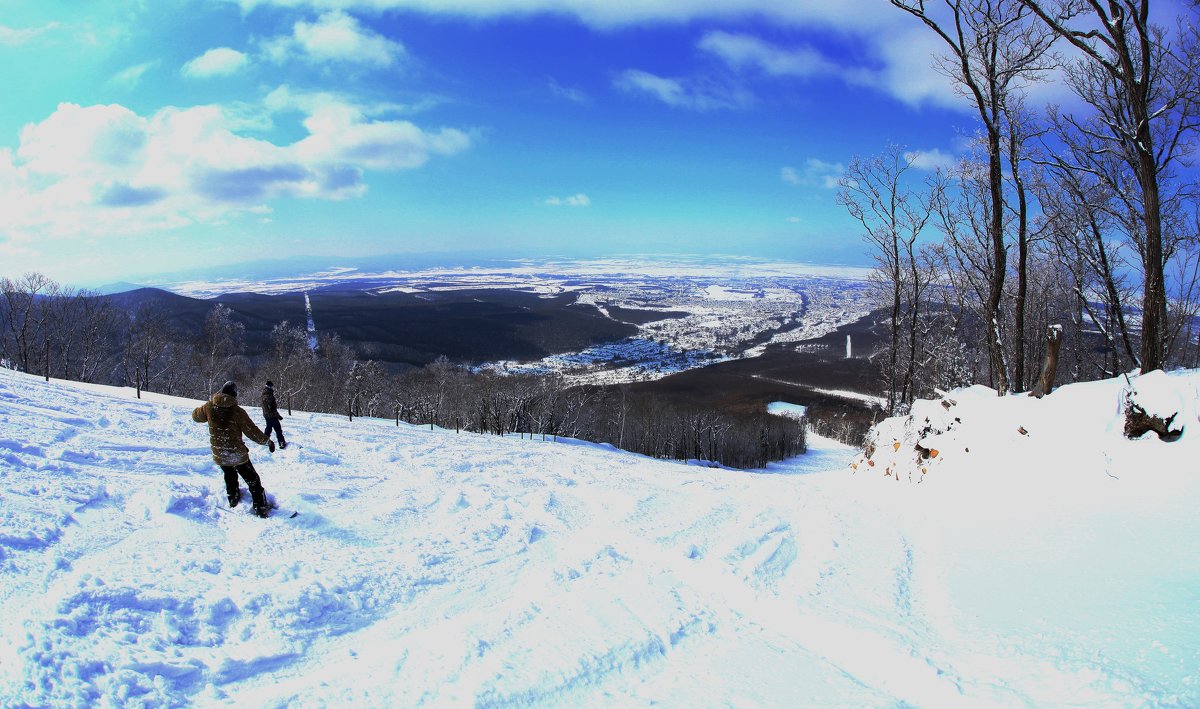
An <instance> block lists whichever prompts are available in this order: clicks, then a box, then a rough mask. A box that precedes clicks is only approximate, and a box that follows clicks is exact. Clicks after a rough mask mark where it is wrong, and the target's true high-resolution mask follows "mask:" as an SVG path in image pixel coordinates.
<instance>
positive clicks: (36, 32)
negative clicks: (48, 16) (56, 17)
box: [0, 22, 59, 47]
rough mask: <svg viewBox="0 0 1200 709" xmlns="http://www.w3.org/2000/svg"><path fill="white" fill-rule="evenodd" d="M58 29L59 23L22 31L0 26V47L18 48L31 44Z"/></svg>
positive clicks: (21, 29) (23, 28) (50, 23)
mask: <svg viewBox="0 0 1200 709" xmlns="http://www.w3.org/2000/svg"><path fill="white" fill-rule="evenodd" d="M58 27H59V24H58V23H57V22H48V23H46V24H44V25H42V26H41V27H22V28H20V29H15V28H13V27H8V26H6V25H0V45H7V46H10V47H16V46H20V45H22V44H29V43H30V42H32V41H33V40H35V39H37V38H38V37H39V36H41V35H43V34H45V33H46V32H49V31H50V30H53V29H57V28H58Z"/></svg>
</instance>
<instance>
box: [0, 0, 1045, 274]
mask: <svg viewBox="0 0 1200 709" xmlns="http://www.w3.org/2000/svg"><path fill="white" fill-rule="evenodd" d="M937 48H938V47H937V44H936V43H935V38H934V37H933V35H932V34H931V33H929V32H928V31H926V30H924V29H923V28H922V27H921V25H920V24H919V23H918V22H916V21H914V20H913V19H912V18H910V17H908V16H906V15H904V14H903V13H901V12H900V11H898V10H896V9H894V8H893V7H892V6H891V5H890V3H888V2H886V0H744V1H741V2H729V1H728V0H637V1H631V2H617V1H615V0H241V2H237V1H233V0H231V1H228V2H220V1H212V0H210V1H204V2H201V1H199V0H144V1H141V2H138V1H131V0H92V1H90V2H87V3H80V2H72V1H69V0H17V1H16V2H12V1H9V2H5V3H4V8H3V13H2V14H0V62H2V63H3V66H4V67H6V69H7V70H6V71H4V72H0V95H3V96H4V101H3V109H2V110H0V264H2V265H0V275H9V276H13V275H18V274H19V273H21V272H24V271H27V270H32V269H36V270H40V271H43V272H45V273H47V274H48V275H51V276H52V277H55V278H59V279H63V280H67V281H71V280H72V279H74V280H76V281H110V280H115V279H117V278H135V277H137V276H138V275H139V274H147V273H164V272H170V271H173V270H178V269H182V268H192V267H197V266H217V265H221V264H227V263H234V262H240V261H249V260H256V259H264V258H272V257H278V256H289V255H316V256H327V257H331V258H332V257H354V256H362V255H372V254H390V253H407V252H457V253H475V254H481V253H488V254H493V255H494V254H501V253H502V254H508V255H512V256H530V255H537V254H557V255H567V256H588V255H599V254H607V253H631V252H656V253H730V254H746V255H757V256H780V257H788V258H797V257H799V258H803V259H805V260H809V261H814V262H826V263H866V262H867V261H868V258H867V256H866V255H865V253H864V248H863V247H862V244H861V241H860V239H859V237H858V234H857V230H856V229H855V225H854V224H853V223H852V222H851V221H850V219H849V218H848V217H847V216H846V214H845V212H844V210H843V208H841V207H838V206H837V205H836V203H835V201H834V195H835V189H834V187H835V185H834V181H835V179H836V178H837V176H838V175H839V174H840V171H841V170H842V168H843V166H844V165H845V164H846V163H847V162H848V161H849V160H850V159H851V157H853V156H854V155H856V154H860V155H869V154H872V153H875V152H878V151H879V150H881V149H882V148H884V147H885V146H886V144H887V143H888V142H889V141H892V142H896V143H899V144H902V145H904V146H906V147H907V148H908V149H909V150H912V151H914V152H917V153H919V156H920V160H919V163H920V164H921V165H922V166H923V167H926V168H929V167H932V166H935V165H938V164H944V163H946V162H948V161H950V160H952V159H953V156H954V155H956V154H957V153H959V152H961V150H962V149H963V145H964V143H965V140H966V136H968V135H970V134H971V133H973V132H974V130H975V123H974V122H973V116H972V113H971V112H970V110H969V107H968V106H966V105H965V104H963V103H962V100H961V99H959V98H957V97H956V96H955V95H954V93H953V91H952V89H951V87H950V85H949V83H948V81H947V80H945V79H944V78H942V77H940V76H939V75H937V74H936V73H935V72H934V71H933V70H932V69H931V68H930V56H931V52H932V51H934V50H936V49H937ZM1041 91H1042V93H1043V94H1045V95H1048V96H1051V97H1053V95H1054V94H1055V93H1056V87H1055V86H1054V85H1051V86H1049V87H1043V89H1041Z"/></svg>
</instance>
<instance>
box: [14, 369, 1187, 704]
mask: <svg viewBox="0 0 1200 709" xmlns="http://www.w3.org/2000/svg"><path fill="white" fill-rule="evenodd" d="M1132 382H1133V385H1134V386H1135V387H1138V384H1139V382H1141V383H1143V384H1144V385H1145V386H1142V387H1140V388H1139V396H1140V399H1139V400H1140V401H1141V403H1143V404H1145V405H1149V406H1151V407H1159V408H1161V407H1163V406H1166V407H1173V406H1178V407H1180V408H1179V410H1180V412H1181V413H1180V415H1179V418H1178V423H1182V424H1184V425H1185V426H1186V427H1187V429H1186V431H1185V433H1184V435H1183V436H1182V437H1181V438H1180V439H1179V440H1178V441H1175V442H1173V443H1164V442H1162V441H1159V440H1157V439H1156V438H1154V436H1153V435H1150V436H1148V437H1146V438H1143V439H1140V440H1135V441H1128V440H1125V439H1124V438H1123V437H1122V435H1121V405H1122V404H1121V401H1122V396H1123V394H1122V389H1123V388H1124V387H1125V386H1126V384H1125V382H1124V380H1123V379H1117V380H1112V381H1107V382H1095V383H1090V384H1082V385H1073V386H1070V387H1065V388H1062V389H1059V390H1057V391H1055V392H1053V393H1052V394H1050V395H1049V396H1047V397H1045V398H1044V399H1041V400H1038V399H1033V398H1030V397H1021V396H1009V397H1002V398H1001V397H996V396H995V394H994V392H991V391H990V390H987V389H984V388H981V387H977V388H974V389H970V390H961V391H955V392H949V393H948V394H947V398H948V399H950V400H953V402H954V403H953V404H950V407H949V408H947V407H945V406H942V405H941V403H940V402H939V401H933V402H917V404H915V405H914V407H913V412H914V416H916V417H918V418H916V419H889V420H887V421H885V422H884V423H883V424H881V427H880V428H879V431H878V433H877V441H876V443H877V445H876V448H875V451H874V452H873V458H872V459H873V460H875V461H876V465H875V466H869V465H866V464H865V462H864V461H865V458H864V457H863V456H862V455H861V454H860V452H859V451H857V450H852V449H849V448H846V447H844V446H841V445H840V444H837V443H834V442H831V441H828V440H825V439H822V438H820V437H817V436H813V437H812V438H811V443H812V450H811V452H810V453H809V454H807V455H805V456H802V457H799V458H796V459H792V460H788V461H784V462H782V463H776V464H773V465H771V466H769V467H768V468H767V469H766V470H763V471H750V472H743V471H731V470H714V469H708V468H701V467H695V466H685V465H682V464H677V463H668V462H662V461H655V460H650V459H646V458H644V457H640V456H636V455H632V454H628V453H624V452H620V451H615V450H613V449H611V448H609V447H604V446H595V445H590V444H585V443H582V442H578V441H563V442H560V443H555V442H553V441H545V442H544V441H542V440H541V439H540V438H537V439H534V440H530V439H528V438H525V439H519V438H515V437H506V438H498V437H495V436H478V435H474V434H455V433H454V432H453V431H443V430H434V431H430V430H429V429H428V428H420V427H410V426H407V425H403V424H402V425H401V426H399V427H397V426H395V425H394V423H393V422H390V421H378V420H369V419H358V420H355V421H354V422H353V423H351V422H348V421H346V420H344V419H340V418H338V417H332V416H324V415H312V414H298V415H296V416H291V417H288V418H287V419H286V420H285V421H284V427H285V429H286V431H287V435H288V439H289V441H293V442H294V444H293V445H292V446H289V448H288V449H287V450H283V451H278V452H276V453H275V454H274V455H270V454H268V453H267V451H266V450H265V449H263V448H258V447H254V448H253V450H252V451H251V455H252V456H253V458H254V462H255V465H256V467H257V468H258V470H259V472H260V473H261V474H262V477H263V481H264V485H265V486H266V489H267V491H268V493H270V494H272V495H273V496H274V498H275V500H276V501H277V502H278V504H279V505H280V507H281V508H282V510H285V511H286V510H292V509H296V510H299V511H300V513H301V514H300V516H298V517H296V518H295V519H286V518H285V516H284V515H282V514H281V515H278V516H276V517H274V518H272V519H268V520H260V519H257V518H255V517H253V516H251V515H250V514H249V513H248V511H247V510H245V509H244V507H239V508H237V509H236V510H233V511H224V510H218V509H216V505H218V504H220V503H222V502H223V497H224V494H223V491H222V489H221V487H222V485H221V482H220V474H219V472H218V471H217V470H216V469H215V467H214V466H213V464H212V462H211V458H210V456H209V452H208V445H207V436H206V433H205V429H204V427H202V426H200V425H196V424H193V423H192V422H191V420H190V418H189V416H188V414H189V413H190V409H191V408H192V407H194V406H196V405H197V404H198V403H199V402H195V401H185V400H180V399H171V398H167V397H161V396H156V395H147V396H146V398H144V399H142V400H138V399H136V398H134V394H133V392H132V391H130V390H126V389H110V388H105V387H98V386H87V385H81V384H73V383H68V382H58V381H51V382H50V383H46V382H43V381H42V380H40V379H38V378H35V377H30V376H26V375H21V374H17V373H14V372H11V371H7V370H3V371H0V494H2V497H3V502H2V504H0V704H2V705H4V706H26V705H28V706H92V705H100V706H113V705H120V706H170V705H179V704H202V705H207V706H223V705H233V704H235V703H236V704H239V705H250V706H289V705H301V706H322V705H366V706H421V705H435V706H442V705H456V706H457V705H488V706H490V705H520V706H545V705H554V706H558V705H564V704H566V705H573V706H580V705H586V706H594V705H621V706H628V705H644V704H650V703H661V704H665V705H668V706H695V705H706V706H711V705H738V706H796V705H806V706H807V705H822V706H828V705H839V706H895V705H914V706H956V707H957V706H1013V705H1033V706H1047V705H1056V706H1063V705H1074V706H1094V705H1110V706H1111V705H1121V706H1128V705H1149V706H1156V705H1179V706H1189V705H1190V706H1195V705H1197V704H1200V627H1198V625H1200V516H1198V515H1196V514H1195V510H1196V505H1197V502H1198V501H1200V480H1198V478H1200V476H1198V475H1197V466H1196V463H1195V461H1196V460H1197V459H1198V454H1200V444H1198V441H1200V435H1198V434H1197V433H1195V432H1194V430H1193V429H1196V430H1200V423H1198V421H1197V418H1196V416H1197V400H1198V397H1200V372H1185V373H1173V374H1171V375H1165V374H1161V373H1159V374H1152V375H1147V377H1142V378H1134V379H1133V380H1132ZM939 412H941V413H939ZM925 417H929V418H930V423H931V426H930V428H929V430H927V431H926V430H924V429H925V422H924V418H925ZM955 418H958V419H959V421H957V422H955V421H954V419H955ZM951 422H954V426H953V427H950V425H949V424H950V423H951ZM934 424H936V425H934ZM1018 429H1023V430H1024V431H1025V433H1020V432H1019V430H1018ZM893 434H896V435H897V436H899V437H898V438H895V439H894V440H896V441H897V442H899V441H900V440H903V441H904V442H905V444H906V445H908V449H907V450H906V451H903V454H902V452H901V451H899V450H897V449H895V448H893V446H892V445H891V442H892V440H893V438H892V436H893ZM917 442H923V443H925V444H930V445H932V444H934V443H936V444H937V445H938V446H939V453H938V455H937V456H936V457H935V458H933V459H932V462H931V461H930V460H925V461H918V460H917V459H915V458H914V457H913V448H912V446H914V445H915V444H916V443H917ZM901 447H902V448H903V446H901ZM889 455H890V456H891V458H889V457H888V456H889ZM920 462H924V463H926V465H925V467H926V468H927V469H928V471H927V473H926V474H925V476H924V478H923V481H922V482H920V483H917V482H916V480H917V479H920V478H919V477H914V478H913V481H912V482H909V473H910V472H912V471H913V470H914V469H915V468H914V466H916V465H918V464H919V463H920ZM851 464H854V465H857V466H858V467H857V469H856V468H851V467H850V466H851ZM891 465H894V466H896V468H895V471H894V473H893V474H890V475H884V473H883V470H882V468H884V467H888V466H891ZM895 473H899V474H895Z"/></svg>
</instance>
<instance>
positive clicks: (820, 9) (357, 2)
mask: <svg viewBox="0 0 1200 709" xmlns="http://www.w3.org/2000/svg"><path fill="white" fill-rule="evenodd" d="M240 2H241V5H242V7H243V8H245V9H247V10H249V9H252V8H254V7H257V6H264V5H265V6H276V7H291V8H311V9H316V10H322V11H323V10H345V11H359V12H377V13H383V12H387V11H390V10H411V11H416V12H425V13H429V14H443V15H448V16H452V17H475V18H496V17H504V16H517V17H528V16H531V15H538V14H553V15H566V16H570V17H574V18H576V19H578V20H579V21H581V22H583V23H585V24H587V25H590V26H593V27H600V28H611V27H620V26H628V25H635V24H644V23H662V22H669V23H685V22H691V21H695V20H734V19H747V18H759V19H765V20H768V21H772V22H775V23H782V24H787V25H796V24H805V23H817V24H820V25H822V26H825V27H834V28H842V29H853V30H869V29H871V28H875V27H879V26H881V25H885V24H887V23H889V22H892V21H894V19H895V14H896V12H897V11H896V10H895V8H893V7H891V5H890V4H887V3H880V2H874V1H873V0H857V1H855V0H802V1H801V0H786V1H785V0H739V1H738V2H730V1H729V0H637V2H615V1H614V0H240Z"/></svg>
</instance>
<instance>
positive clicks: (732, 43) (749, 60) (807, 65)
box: [697, 32, 840, 77]
mask: <svg viewBox="0 0 1200 709" xmlns="http://www.w3.org/2000/svg"><path fill="white" fill-rule="evenodd" d="M697 46H698V47H699V48H700V49H701V50H702V51H705V52H708V53H709V54H712V55H714V56H716V57H718V58H720V59H721V60H722V61H724V62H725V63H726V64H728V65H730V66H731V67H733V68H735V69H747V68H757V69H759V70H761V71H763V72H764V73H767V74H770V75H771V76H798V77H808V76H820V75H826V74H834V73H838V72H839V71H840V68H839V67H838V66H837V65H836V64H834V63H833V62H831V61H830V60H829V59H827V58H825V56H824V55H823V54H821V53H820V52H818V51H817V50H815V49H813V48H812V47H797V48H795V49H790V50H788V49H781V48H779V47H776V46H775V45H773V44H770V43H768V42H764V41H763V40H761V39H758V38H757V37H751V36H749V35H744V34H733V33H730V32H709V33H708V34H706V35H704V37H702V38H701V39H700V42H699V43H698V45H697Z"/></svg>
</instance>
